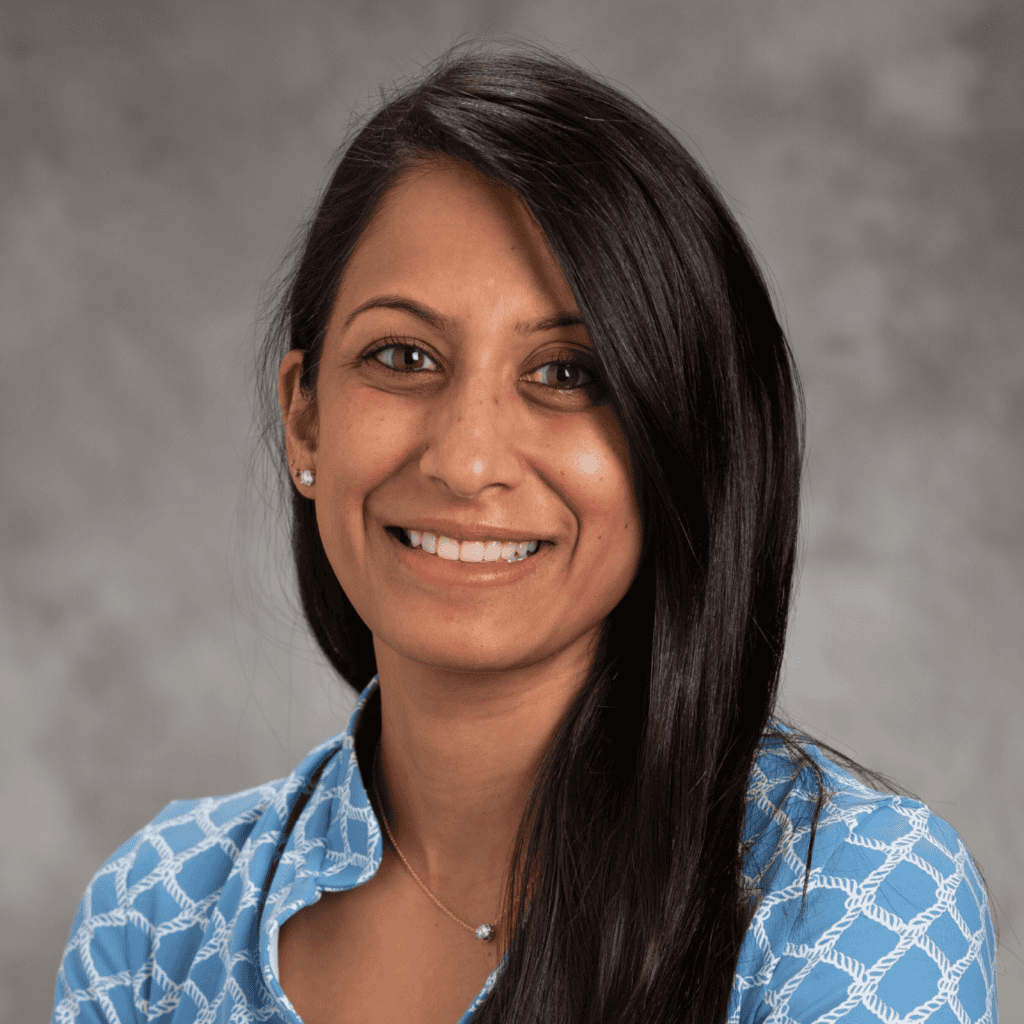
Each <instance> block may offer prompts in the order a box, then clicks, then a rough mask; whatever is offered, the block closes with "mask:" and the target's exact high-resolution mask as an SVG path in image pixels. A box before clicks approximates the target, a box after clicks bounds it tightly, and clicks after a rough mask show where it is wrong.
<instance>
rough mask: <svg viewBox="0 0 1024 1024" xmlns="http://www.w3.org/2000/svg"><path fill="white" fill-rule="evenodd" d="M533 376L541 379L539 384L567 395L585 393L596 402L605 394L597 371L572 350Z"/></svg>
mask: <svg viewBox="0 0 1024 1024" xmlns="http://www.w3.org/2000/svg"><path fill="white" fill-rule="evenodd" d="M533 374H536V375H538V377H539V380H538V381H537V383H540V384H543V385H545V386H547V387H549V388H552V389H553V390H555V391H560V392H562V393H563V394H566V395H573V394H575V393H576V392H583V393H585V394H587V395H588V396H589V397H590V399H591V401H595V400H597V399H598V398H600V397H601V396H602V395H603V394H604V387H603V386H602V384H601V382H600V379H599V375H598V373H597V371H596V370H595V369H594V368H593V366H591V365H590V363H589V362H588V361H587V359H586V358H584V357H581V356H580V355H579V354H578V353H577V352H574V351H572V350H567V351H564V352H559V353H558V357H557V358H556V359H553V360H551V361H550V362H547V363H544V364H543V365H542V366H538V367H537V369H536V370H534V371H533Z"/></svg>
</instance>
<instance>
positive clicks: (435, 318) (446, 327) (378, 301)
mask: <svg viewBox="0 0 1024 1024" xmlns="http://www.w3.org/2000/svg"><path fill="white" fill-rule="evenodd" d="M370 309H397V310H400V311H401V312H403V313H411V314H412V315H413V316H415V317H418V318H419V319H420V320H422V321H423V322H424V323H426V324H429V325H430V326H431V327H433V328H434V330H436V331H445V332H448V333H452V331H453V329H454V327H455V321H454V320H452V319H451V318H450V317H446V316H444V315H442V314H441V313H438V312H437V310H436V309H431V308H430V307H429V306H425V305H423V303H421V302H415V301H413V300H412V299H407V298H405V297H404V296H402V295H377V296H374V297H373V298H372V299H367V300H366V301H365V302H362V303H360V304H359V305H358V306H356V308H355V309H353V310H352V312H351V313H349V315H348V316H347V317H345V328H346V329H347V328H348V327H349V325H350V324H351V323H352V321H353V320H355V318H356V317H357V316H359V314H360V313H365V312H366V311H367V310H370ZM576 326H580V327H582V326H584V323H583V318H582V317H581V316H580V315H579V314H578V313H557V314H556V315H555V316H548V317H544V318H542V319H540V320H523V321H520V322H519V323H517V324H516V325H515V328H516V330H517V331H518V332H519V333H520V334H536V333H537V332H539V331H550V330H554V329H555V328H558V327H576Z"/></svg>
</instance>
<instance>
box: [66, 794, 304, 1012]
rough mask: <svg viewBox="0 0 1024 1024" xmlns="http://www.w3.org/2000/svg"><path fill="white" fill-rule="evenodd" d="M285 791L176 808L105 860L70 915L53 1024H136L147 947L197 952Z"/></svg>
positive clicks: (187, 802) (192, 802) (178, 952)
mask: <svg viewBox="0 0 1024 1024" xmlns="http://www.w3.org/2000/svg"><path fill="white" fill-rule="evenodd" d="M287 781H288V780H285V779H281V780H277V781H276V782H270V783H267V784H265V785H262V786H257V787H255V788H253V789H248V790H244V791H243V792H240V793H233V794H231V795H228V796H221V797H205V798H203V799H199V800H175V801H173V802H172V803H169V804H168V805H167V806H166V807H165V808H164V809H163V810H162V811H161V812H160V813H159V814H158V815H157V816H156V817H155V818H153V820H152V821H150V822H149V823H148V824H147V825H145V826H144V827H143V828H141V829H139V831H138V832H136V833H135V834H134V835H133V836H132V837H131V838H130V839H128V841H127V842H125V843H124V844H122V845H121V846H120V847H119V848H118V849H117V850H115V851H114V853H113V854H111V856H110V857H109V858H108V859H107V861H106V862H105V863H104V864H103V865H102V866H101V867H100V869H99V870H98V871H97V872H96V874H95V875H93V878H92V880H91V881H90V882H89V884H88V886H87V887H86V890H85V893H84V895H83V897H82V900H81V903H80V904H79V906H78V910H77V912H76V913H75V917H74V920H73V922H72V925H71V931H70V935H69V937H68V943H67V946H66V947H65V951H64V958H63V960H62V963H61V966H60V969H59V972H58V975H57V985H56V992H55V1001H54V1013H53V1020H54V1021H55V1022H57V1021H78V1020H83V1021H84V1020H88V1021H94V1020H95V1021H130V1020H135V1019H136V1007H137V1004H136V1001H135V998H134V989H135V987H136V986H135V984H133V981H132V979H133V977H134V976H135V975H136V973H137V972H138V971H139V970H140V969H141V968H142V966H143V965H145V964H146V963H147V962H150V960H151V951H152V950H153V949H154V948H155V947H162V949H163V952H164V953H165V954H167V956H169V957H170V958H171V959H176V958H177V959H180V957H181V954H182V953H183V952H184V949H185V947H186V946H189V945H190V944H192V945H195V944H197V943H198V940H199V939H200V938H201V936H202V935H203V934H204V933H205V931H206V928H207V924H208V918H209V915H210V912H211V910H212V908H213V907H214V906H215V905H216V904H217V902H218V900H219V898H220V897H221V895H222V893H223V891H224V889H225V886H226V885H227V884H228V882H229V879H230V877H231V875H232V871H233V869H234V868H235V866H236V863H237V861H238V859H239V855H240V852H241V851H242V850H243V848H244V847H245V846H246V844H247V843H248V842H249V840H250V839H251V837H252V835H253V832H254V831H255V830H256V829H257V828H258V826H259V825H260V824H261V823H263V822H265V820H266V816H267V814H268V811H270V812H272V811H273V809H274V807H275V804H278V805H279V804H280V802H281V798H282V795H283V793H282V790H283V787H284V784H285V783H286V782H287ZM172 947H173V948H172ZM154 970H158V968H154ZM150 973H152V971H151V972H150ZM141 980H142V979H139V981H141Z"/></svg>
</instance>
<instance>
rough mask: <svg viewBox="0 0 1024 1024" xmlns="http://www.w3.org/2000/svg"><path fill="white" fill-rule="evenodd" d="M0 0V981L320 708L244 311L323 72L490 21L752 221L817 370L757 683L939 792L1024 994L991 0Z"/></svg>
mask: <svg viewBox="0 0 1024 1024" xmlns="http://www.w3.org/2000/svg"><path fill="white" fill-rule="evenodd" d="M0 6H2V14H0V17H2V25H0V33H2V51H0V60H2V65H0V90H2V92H0V95H2V118H3V120H2V148H0V153H2V163H0V175H2V177H0V330H2V335H0V455H2V460H3V462H2V466H3V473H2V476H0V480H2V490H0V695H2V700H3V704H2V713H0V772H2V784H3V788H2V797H0V800H2V804H0V829H2V833H0V852H2V857H3V860H2V867H0V914H2V918H3V926H2V930H0V1017H2V1018H3V1020H4V1021H11V1022H22V1021H24V1022H28V1021H32V1020H42V1019H45V1018H46V1017H47V1016H48V1013H49V1007H50V1005H51V999H52V992H53V982H54V977H55V973H56V970H57V966H58V963H59V961H60V958H61V953H62V949H63V944H64V941H65V938H66V936H67V931H68V928H69V926H70V924H71V918H72V915H73V913H74V910H75V906H76V904H77V902H78V900H79V898H80V896H81V893H82V891H83V889H84V887H85V885H86V883H87V882H88V881H89V878H90V877H91V875H92V874H93V872H94V871H95V870H96V869H97V868H98V867H99V865H100V864H101V863H102V861H103V860H104V859H105V858H106V857H107V856H108V855H109V854H110V853H111V852H112V851H113V850H114V849H115V848H116V847H117V846H118V845H119V844H120V843H122V842H123V841H124V840H125V839H127V838H128V836H129V835H130V834H131V833H132V832H133V831H135V830H136V829H137V828H139V827H140V826H142V825H143V824H144V823H145V822H146V821H148V820H149V819H150V818H151V817H152V816H153V815H154V814H156V812H157V811H159V810H160V809H161V808H162V807H163V806H164V804H165V803H166V802H167V801H169V800H171V799H174V798H177V797H196V796H203V795H207V794H220V793H228V792H232V791H234V790H238V789H241V788H243V787H248V786H251V785H255V784H257V783H259V782H262V781H266V780H268V779H271V778H276V777H279V776H281V775H284V774H286V773H287V772H288V771H290V770H291V768H292V767H293V766H294V765H295V764H296V763H297V762H298V760H299V759H300V757H301V756H302V755H303V754H304V753H305V752H306V751H307V750H309V749H310V748H311V747H312V746H313V745H314V744H315V743H316V742H318V741H319V740H321V739H323V738H324V737H326V736H328V735H330V734H332V733H334V732H336V731H338V730H340V729H342V728H343V727H344V725H345V722H346V719H347V716H348V712H349V709H350V707H351V705H352V698H351V696H350V694H349V692H348V691H347V689H346V688H345V687H344V685H343V684H340V683H338V682H337V681H336V680H333V679H331V678H330V676H329V674H328V672H327V671H326V670H325V668H324V666H323V663H322V661H321V660H320V659H319V657H317V656H316V654H315V653H314V652H313V650H312V647H311V644H310V642H309V641H308V640H307V639H306V636H305V633H304V630H303V629H302V627H301V624H300V623H299V621H298V618H297V615H296V612H295V602H294V598H292V597H291V596H290V593H291V591H290V586H291V584H290V578H289V575H288V572H287V568H286V562H285V561H284V559H283V557H282V554H281V552H282V550H283V547H282V545H281V532H280V527H279V525H277V523H276V521H275V519H274V514H273V512H272V511H271V512H269V513H267V512H265V511H264V506H263V503H262V501H263V499H262V498H261V495H260V492H259V489H258V488H253V487H250V488H249V490H248V491H246V490H245V489H244V488H243V482H244V480H245V479H246V476H247V473H248V470H247V463H246V452H247V446H248V443H249V435H250V429H251V424H252V412H251V408H250V398H249V395H250V393H251V369H250V367H251V361H252V360H251V353H252V349H253V339H254V337H255V336H256V335H257V333H258V326H257V323H256V313H257V309H258V306H259V299H260V296H261V292H262V290H263V288H264V287H265V285H266V283H267V282H268V281H269V280H270V278H271V275H272V272H273V271H274V268H275V266H276V264H277V262H278V261H279V259H280V258H281V256H282V255H283V253H284V251H285V249H286V247H287V245H288V243H289V241H290V240H291V238H292V236H293V233H294V231H295V229H296V227H297V225H298V224H299V222H300V220H301V218H302V217H303V216H304V214H305V212H306V211H307V210H308V208H309V205H310V203H311V201H312V200H313V198H314V196H315V194H316V192H317V189H318V187H319V186H320V185H321V184H322V182H323V174H324V169H325V167H326V165H327V162H328V160H329V158H330V156H331V153H332V151H333V149H334V147H335V145H336V144H337V142H338V140H339V138H340V136H341V133H342V131H343V129H344V127H345V125H346V123H347V121H348V119H349V116H350V113H351V111H352V110H353V108H354V107H355V108H357V109H365V107H366V104H367V103H369V102H371V101H372V99H373V96H374V92H375V89H376V86H377V84H378V83H379V82H381V81H386V80H389V79H392V78H394V77H395V76H396V75H400V74H404V73H408V72H410V71H414V70H415V69H416V67H417V66H418V65H419V64H420V63H422V62H424V61H426V60H429V59H430V58H432V57H434V56H436V55H437V54H438V53H439V52H441V50H442V49H443V48H444V47H445V46H446V45H447V44H449V43H450V42H451V41H453V40H454V39H455V38H456V37H458V36H460V35H462V34H464V33H477V32H481V31H488V32H499V33H513V34H516V35H520V36H525V37H527V38H531V39H533V40H535V41H542V42H543V41H546V42H548V43H550V44H552V45H554V46H555V47H556V48H559V49H561V50H563V51H564V52H566V53H567V54H568V55H570V56H572V57H574V58H575V59H577V60H580V61H582V62H584V63H589V64H591V65H592V66H593V67H595V68H596V69H598V70H599V71H601V72H603V73H605V74H607V75H608V76H610V77H611V78H612V79H613V80H615V81H616V82H618V83H620V84H621V85H622V86H623V87H625V88H626V89H627V90H629V91H631V92H633V93H634V94H635V95H638V96H639V97H641V98H642V99H644V100H645V101H647V102H648V103H649V104H650V105H651V106H652V107H653V108H654V109H655V111H656V112H657V113H659V114H660V115H661V116H662V117H663V118H665V119H667V120H668V121H670V122H671V123H673V124H674V125H675V126H676V127H677V128H678V130H679V131H680V132H682V133H684V135H685V137H686V138H687V139H688V140H689V143H690V145H691V146H692V148H694V150H695V151H696V152H697V153H698V155H699V156H700V157H701V158H702V159H703V160H705V161H706V163H707V164H708V165H709V166H710V168H711V169H712V171H713V173H714V175H715V177H716V179H717V180H718V182H719V184H720V185H721V187H722V188H723V190H724V191H725V193H726V195H727V197H728V198H729V200H730V202H731V204H732V206H733V208H734V210H735V211H736V212H737V214H738V216H739V218H740V220H741V222H742V223H743V225H744V226H745V227H746V229H747V230H748V232H749V233H750V235H751V236H752V238H753V240H754V242H755V244H756V246H757V248H758V250H759V251H760V253H761V254H762V255H763V257H764V260H765V261H766V263H767V265H768V267H769V268H770V272H771V275H772V278H773V284H774V287H775V288H776V291H777V295H778V297H779V303H780V308H781V310H782V311H783V314H784V317H785V322H786V323H787V325H788V329H789V332H790V336H791V338H792V342H793V346H794V348H795V350H796V354H797V360H798V363H799V365H800V368H801V370H802V373H803V378H804V382H805V385H806V390H807V401H808V410H809V460H808V472H807V480H806V487H805V494H806V502H805V508H806V519H805V532H804V541H803V575H802V582H801V585H800V590H799V601H798V606H797V612H796V615H795V620H794V624H793V630H792V635H791V640H790V645H789V653H788V657H787V680H786V685H785V690H784V696H783V707H784V710H786V711H787V712H788V713H789V714H790V715H791V717H792V718H793V719H794V720H795V721H796V722H797V723H798V724H801V725H803V726H804V727H806V728H808V729H809V730H811V731H814V732H817V733H818V734H819V735H821V736H822V737H825V738H827V739H829V740H831V741H832V742H834V743H836V744H839V745H840V746H842V747H843V748H845V749H847V750H848V751H850V752H852V753H854V754H855V755H856V756H858V757H859V758H860V759H861V760H862V761H864V762H866V763H868V764H869V765H871V766H873V767H876V768H878V769H880V770H882V771H885V772H887V773H889V774H890V775H891V776H892V777H894V778H895V779H896V780H898V781H899V782H900V783H902V784H903V785H904V786H906V787H907V788H909V789H911V790H913V791H915V792H916V793H918V794H919V795H920V796H921V797H922V798H923V799H925V800H926V801H928V802H929V803H930V804H931V805H932V806H933V807H934V808H935V809H936V810H937V811H938V812H939V813H940V814H942V815H943V816H944V817H946V818H948V819H949V820H950V821H951V822H952V823H953V824H954V825H955V826H956V828H957V829H959V830H960V832H961V834H962V835H963V836H964V838H965V839H966V840H967V842H968V843H969V845H970V846H971V848H972V850H973V851H974V853H975V856H976V857H977V859H978V861H979V862H980V865H981V867H982V870H983V872H984V873H985V876H986V878H987V880H988V883H989V886H990V888H991V892H992V896H993V898H994V901H995V906H996V913H997V918H998V922H999V925H1000V927H1001V931H1002V942H1001V946H1000V957H1001V976H1000V980H999V984H1000V989H1001V991H1000V1002H1001V1004H1002V1011H1003V1012H1002V1016H1003V1020H1004V1021H1007V1022H1008V1021H1013V1020H1019V1019H1021V1017H1022V1016H1024V970H1022V962H1021V957H1022V955H1024V951H1022V947H1021V942H1020V939H1019V938H1018V936H1021V935H1024V901H1022V897H1021V884H1020V879H1021V874H1022V868H1024V864H1022V836H1024V825H1022V820H1024V798H1022V790H1021V782H1020V780H1021V777H1022V775H1024V754H1022V749H1024V744H1022V742H1021V735H1022V732H1024V728H1022V727H1024V693H1022V686H1021V668H1020V663H1021V656H1022V654H1024V643H1022V636H1024V629H1022V628H1021V626H1022V618H1024V616H1022V595H1024V565H1022V562H1024V556H1022V540H1024V529H1022V526H1024V523H1022V512H1021V502H1022V497H1024V486H1022V474H1021V452H1022V434H1024V390H1022V385H1024V359H1022V345H1021V338H1022V308H1021V299H1020V293H1021V288H1022V248H1024V213H1022V208H1024V207H1022V200H1021V184H1022V160H1024V157H1022V119H1021V109H1022V100H1024V89H1022V73H1021V66H1022V62H1021V55H1022V52H1024V48H1022V43H1024V20H1022V6H1021V5H1020V3H1019V0H1002V2H984V0H900V2H899V3H893V2H892V0H697V2H687V0H655V2H641V3H639V5H635V4H626V3H621V2H615V3H612V2H605V0H596V2H595V0H591V2H587V3H574V2H572V0H522V2H517V0H502V2H500V3H499V2H493V3H489V2H487V0H478V2H476V3H472V2H461V3H460V2H459V0H407V2H405V3H386V2H377V3H375V2H369V0H364V2H359V0H340V2H334V3H330V2H326V0H291V2H289V3H284V2H283V0H282V2H278V3H272V2H269V0H254V2H247V3H241V2H212V0H210V2H198V0H177V2H173V3H171V2H165V3H146V4H139V3H137V2H132V3H126V2H124V0H118V2H112V0H103V2H100V0H78V2H74V3H71V2H69V3H63V4H54V3H48V2H45V0H31V2H30V0H25V2H24V3H23V4H18V3H15V2H12V0H4V2H3V3H2V5H0ZM250 478H251V474H250ZM254 479H256V480H258V479H259V478H258V477H256V478H254Z"/></svg>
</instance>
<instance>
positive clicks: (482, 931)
mask: <svg viewBox="0 0 1024 1024" xmlns="http://www.w3.org/2000/svg"><path fill="white" fill-rule="evenodd" d="M383 765H384V758H383V754H382V753H381V744H380V743H379V742H378V743H377V755H376V757H375V758H374V763H373V794H374V796H376V798H377V806H378V807H380V819H381V821H383V822H384V831H385V832H387V834H388V839H390V840H391V845H392V846H393V847H394V848H395V853H397V854H398V856H399V857H401V859H402V863H403V864H404V865H405V866H406V868H407V869H408V871H409V874H410V875H412V877H413V878H415V879H416V884H417V885H418V886H419V887H420V888H421V889H422V890H423V891H424V892H425V893H426V894H427V895H428V896H429V897H430V898H431V899H432V900H433V901H434V902H435V903H436V904H437V905H438V906H439V907H440V908H441V909H442V910H443V911H444V912H445V913H446V914H447V915H448V916H449V917H450V918H451V919H452V920H453V921H455V922H456V923H457V924H461V925H462V927H463V928H465V929H466V931H468V932H472V933H473V934H474V935H475V936H476V937H477V938H478V939H480V940H481V941H482V942H490V941H491V939H493V938H494V925H490V924H481V925H478V926H477V927H476V928H474V927H473V926H472V925H471V924H466V922H465V921H463V920H462V918H460V917H456V916H455V915H454V914H453V913H452V912H451V911H450V910H449V909H448V908H447V907H446V906H445V905H444V904H443V903H442V902H441V901H440V900H439V899H438V898H437V897H436V896H435V895H434V894H433V893H432V892H431V891H430V890H429V889H428V888H427V887H426V886H425V885H424V884H423V883H422V882H421V881H420V876H419V875H417V874H416V872H415V871H413V869H412V865H411V864H410V863H409V862H408V861H407V860H406V859H405V855H404V854H403V853H402V851H401V850H400V849H399V848H398V843H396V842H395V837H394V836H393V835H392V834H391V829H390V828H389V827H388V819H387V815H386V814H385V813H384V801H383V800H381V798H380V790H379V789H378V788H377V776H378V775H379V774H381V773H383V770H384V768H383ZM504 915H505V911H504V910H503V911H502V912H501V913H500V914H499V915H498V916H497V917H496V918H495V919H494V924H497V923H498V922H499V921H500V920H501V919H502V917H504Z"/></svg>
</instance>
